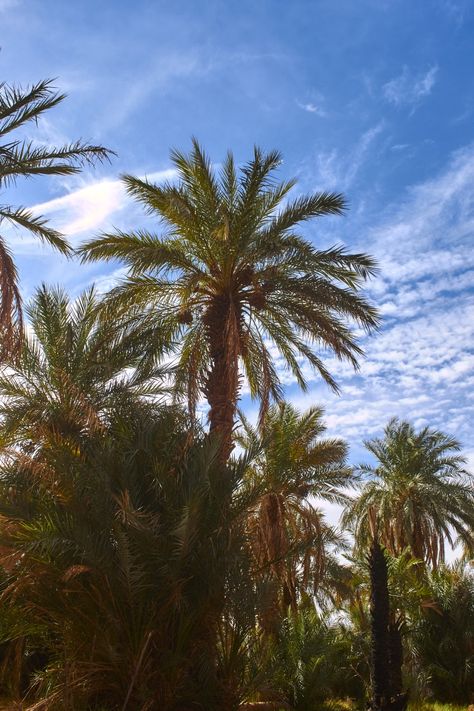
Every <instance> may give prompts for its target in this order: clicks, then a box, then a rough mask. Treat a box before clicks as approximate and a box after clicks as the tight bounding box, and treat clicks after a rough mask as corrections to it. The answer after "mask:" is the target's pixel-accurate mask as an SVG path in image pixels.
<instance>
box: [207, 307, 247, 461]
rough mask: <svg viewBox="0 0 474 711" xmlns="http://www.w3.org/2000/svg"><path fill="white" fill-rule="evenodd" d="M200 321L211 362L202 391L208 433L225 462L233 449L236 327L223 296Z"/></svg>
mask: <svg viewBox="0 0 474 711" xmlns="http://www.w3.org/2000/svg"><path fill="white" fill-rule="evenodd" d="M204 320H205V323H206V327H207V338H208V342H209V350H210V360H211V363H210V368H209V371H208V376H207V383H206V388H205V395H206V398H207V401H208V404H209V415H208V418H209V432H210V434H211V435H213V436H215V437H216V438H218V442H219V445H218V446H219V459H220V460H221V462H222V463H225V462H227V460H228V459H229V457H230V454H231V452H232V449H233V444H232V433H233V429H234V425H235V415H236V410H237V400H238V396H239V364H238V358H239V332H238V325H239V324H238V318H235V313H234V309H232V305H231V302H230V299H229V298H228V297H224V296H223V297H219V298H216V299H215V300H214V302H213V303H212V304H211V305H210V307H209V308H208V311H207V313H206V315H205V319H204Z"/></svg>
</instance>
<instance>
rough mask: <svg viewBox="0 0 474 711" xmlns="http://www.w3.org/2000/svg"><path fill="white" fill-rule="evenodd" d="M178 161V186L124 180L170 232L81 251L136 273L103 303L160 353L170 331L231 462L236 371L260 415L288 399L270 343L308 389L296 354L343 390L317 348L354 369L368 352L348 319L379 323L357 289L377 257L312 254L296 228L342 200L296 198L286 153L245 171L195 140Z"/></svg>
mask: <svg viewBox="0 0 474 711" xmlns="http://www.w3.org/2000/svg"><path fill="white" fill-rule="evenodd" d="M171 159H172V163H173V165H174V166H175V169H176V171H177V178H178V180H177V183H176V184H169V183H166V184H164V185H155V184H152V183H150V182H148V181H146V180H140V179H138V178H135V177H132V176H129V175H126V176H124V183H125V186H126V188H127V191H128V193H129V194H130V195H132V196H133V197H135V198H136V199H137V200H139V201H140V202H141V203H142V204H143V205H144V207H145V209H146V211H147V212H148V213H150V214H151V215H153V216H155V217H156V218H158V219H159V220H160V221H161V224H162V225H163V228H164V231H163V233H162V234H161V235H160V236H157V235H155V234H151V233H149V232H146V231H144V230H141V231H137V232H131V233H127V234H124V233H122V232H115V233H112V234H105V235H103V236H102V237H101V238H99V239H95V240H92V241H90V242H88V243H86V244H84V245H83V246H82V248H81V249H80V250H79V253H80V254H81V255H82V258H83V259H84V260H97V259H107V260H111V259H120V260H123V261H124V262H125V263H126V265H127V266H128V268H129V273H128V276H127V278H126V279H125V281H123V282H122V283H121V284H120V285H119V286H117V287H116V288H115V289H113V290H112V291H111V292H110V294H109V295H108V298H107V300H106V304H108V305H110V307H111V308H113V310H114V312H115V313H117V308H119V307H120V306H121V307H122V310H123V311H124V312H126V313H127V315H128V318H129V319H130V318H131V319H134V318H135V319H136V322H137V325H138V326H139V329H140V332H141V338H142V339H144V338H148V343H149V344H150V345H149V347H150V348H151V349H152V350H153V338H154V336H155V335H156V336H157V337H158V339H159V341H160V345H161V343H162V339H163V338H164V339H165V341H167V342H168V343H169V344H172V345H173V346H174V347H175V349H179V364H178V370H177V387H178V388H179V387H183V386H184V387H185V389H186V392H187V396H188V401H189V405H190V409H191V411H192V412H194V408H195V405H196V402H197V400H198V398H199V395H200V393H201V392H204V394H205V396H206V398H207V401H208V403H209V408H210V409H209V422H210V431H211V433H217V434H218V436H219V438H220V443H221V458H222V460H226V459H227V458H228V456H229V454H230V452H231V450H232V430H233V427H234V422H235V413H236V406H237V401H238V398H239V392H240V383H241V373H240V369H239V368H240V366H242V367H243V371H244V372H245V375H246V377H247V379H248V382H249V386H250V391H251V394H252V396H253V397H258V398H259V399H260V401H261V410H262V413H264V412H265V411H266V409H267V408H268V405H269V402H270V399H271V398H272V397H273V398H274V399H276V400H279V399H280V397H281V389H280V380H279V377H278V374H277V371H276V369H275V365H274V363H273V359H272V357H271V354H270V350H269V343H270V342H272V343H273V344H274V345H275V346H276V348H277V349H278V351H279V352H280V354H281V356H282V358H283V361H284V363H285V364H286V365H287V367H288V368H289V369H290V371H291V372H292V373H293V375H294V376H295V378H296V379H297V381H298V383H299V384H300V386H302V387H305V385H306V381H305V376H304V374H303V370H302V367H301V363H300V359H304V360H306V361H308V362H309V363H310V365H311V366H312V367H313V368H314V369H315V370H316V371H317V372H318V373H320V374H321V375H322V377H323V378H324V379H325V380H326V382H328V383H329V384H330V385H331V387H333V388H335V389H336V388H337V386H336V383H335V380H334V378H333V376H332V375H331V374H330V373H329V372H328V370H327V369H326V367H325V366H324V363H323V361H322V360H321V358H320V356H319V355H317V352H316V349H319V348H327V349H329V350H330V351H332V352H333V353H335V354H336V356H337V357H338V358H341V359H346V360H348V361H349V362H350V363H352V364H353V365H354V366H356V365H357V358H358V356H359V355H360V354H361V352H362V351H361V348H360V346H359V345H358V344H357V342H356V338H355V336H354V333H353V332H352V331H351V329H350V327H349V325H348V323H349V322H350V321H353V322H355V323H356V324H357V325H358V326H361V327H362V328H363V329H365V330H371V329H373V328H374V327H375V326H376V325H377V315H376V311H375V309H374V308H373V307H372V306H371V305H370V304H369V303H368V301H367V300H366V299H365V298H364V297H363V295H361V293H360V290H361V287H362V285H363V283H364V282H365V281H366V279H367V278H368V277H369V276H370V275H371V274H373V272H374V261H373V259H371V258H370V257H369V256H367V255H365V254H348V253H347V252H346V251H345V250H344V249H343V248H339V247H333V248H330V249H328V250H318V249H315V248H314V247H313V246H312V245H311V244H310V243H309V242H308V241H307V240H305V239H303V238H302V237H301V236H299V235H298V234H297V229H298V226H299V225H300V223H302V222H304V221H307V220H309V219H310V218H313V217H317V216H320V215H328V214H340V213H341V212H342V211H343V209H344V206H345V203H344V200H343V198H342V196H341V195H339V194H331V193H317V194H315V195H310V196H300V197H297V198H295V199H293V200H291V199H290V197H289V195H290V192H291V190H292V189H293V187H294V185H295V181H293V180H290V181H288V182H283V183H277V182H276V181H275V179H274V177H273V173H274V171H275V169H276V168H277V167H278V165H279V164H280V162H281V157H280V155H279V153H276V152H271V153H268V154H264V153H262V151H260V150H259V149H258V148H256V149H255V151H254V156H253V158H252V160H251V161H250V162H249V163H248V164H246V165H245V166H244V167H243V168H242V169H241V171H240V174H238V172H237V170H236V167H235V164H234V159H233V157H232V155H231V154H230V153H229V154H228V155H227V158H226V160H225V161H224V163H223V165H222V168H221V170H220V172H219V174H217V173H216V171H215V170H214V169H213V167H212V166H211V163H210V161H209V158H208V157H207V156H206V155H205V153H204V152H203V151H202V149H201V148H200V146H199V145H198V143H197V142H196V141H193V148H192V151H191V153H190V154H189V155H184V154H182V153H180V152H179V151H173V152H172V154H171ZM131 311H132V312H133V313H132V314H131V313H130V312H131ZM158 350H159V351H161V347H160V348H159V349H158Z"/></svg>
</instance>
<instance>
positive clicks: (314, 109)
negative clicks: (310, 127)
mask: <svg viewBox="0 0 474 711" xmlns="http://www.w3.org/2000/svg"><path fill="white" fill-rule="evenodd" d="M297 104H298V106H299V107H300V109H303V111H307V112H308V113H310V114H315V115H316V116H319V117H320V118H326V117H327V116H328V113H327V111H326V110H325V109H323V108H322V107H321V106H318V105H316V104H313V103H312V102H308V103H307V104H302V103H300V102H299V101H298V102H297Z"/></svg>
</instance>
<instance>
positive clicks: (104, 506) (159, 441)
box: [0, 400, 259, 711]
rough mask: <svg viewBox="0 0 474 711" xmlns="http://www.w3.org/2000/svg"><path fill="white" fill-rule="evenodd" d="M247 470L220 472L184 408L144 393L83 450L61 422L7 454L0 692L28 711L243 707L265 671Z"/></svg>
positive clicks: (2, 498)
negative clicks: (257, 657) (42, 438)
mask: <svg viewBox="0 0 474 711" xmlns="http://www.w3.org/2000/svg"><path fill="white" fill-rule="evenodd" d="M247 466H248V462H247V460H246V459H245V458H242V459H241V461H233V462H232V463H231V464H229V466H228V468H227V470H226V471H227V476H225V477H223V476H221V473H222V467H221V464H220V463H219V462H218V460H217V457H216V450H215V447H214V446H212V443H210V442H209V441H208V438H206V439H204V438H203V437H202V436H201V435H200V434H199V433H196V436H195V438H194V441H193V443H192V444H189V438H188V431H187V418H186V417H184V416H183V414H182V413H180V412H179V410H177V409H176V408H172V407H170V406H166V405H157V404H156V403H155V402H140V401H138V400H137V401H131V402H129V401H128V402H124V401H121V400H119V401H115V402H114V404H113V406H111V408H110V412H109V416H108V418H107V422H106V423H105V426H104V428H103V430H102V431H100V432H98V431H96V430H87V431H86V432H85V433H84V436H83V438H82V442H81V448H80V450H78V447H77V445H76V442H75V441H72V440H71V439H70V438H69V437H62V436H58V435H57V434H56V433H54V432H52V433H49V435H48V439H47V446H46V444H45V446H43V447H42V448H37V449H36V450H35V451H33V452H30V453H28V454H27V455H26V456H25V455H24V453H23V452H21V451H18V450H13V451H12V452H11V454H10V456H9V457H2V458H1V459H0V515H1V517H2V526H1V528H0V543H1V544H2V546H3V550H2V556H1V562H2V563H3V564H7V567H8V570H9V579H8V581H7V584H3V581H1V580H0V586H1V587H0V589H1V592H2V609H1V610H0V689H1V688H2V681H4V682H5V684H6V686H10V687H13V689H12V691H13V692H14V693H15V692H16V693H17V696H16V697H15V700H16V701H17V702H18V705H20V699H21V705H22V707H23V708H28V709H31V710H33V709H35V708H39V707H40V706H41V708H61V709H66V710H68V711H72V710H73V709H80V708H94V709H99V708H111V709H112V708H113V709H124V710H126V711H130V710H131V709H138V708H140V709H150V711H151V710H152V709H160V711H177V710H178V709H179V710H180V711H184V709H190V708H194V707H195V706H196V704H197V705H198V706H199V707H200V708H205V709H209V711H217V709H219V710H220V709H229V711H230V710H231V709H232V711H233V710H234V709H236V708H237V707H238V705H239V700H240V699H241V698H243V697H245V696H246V695H248V693H249V692H248V688H247V686H250V687H251V688H253V686H254V684H255V683H258V682H259V679H258V677H259V670H258V665H257V664H255V665H253V666H254V668H253V669H252V668H251V665H250V664H249V663H248V659H247V657H248V654H249V651H250V650H251V647H252V635H253V636H254V637H255V634H254V630H255V614H256V612H255V610H256V605H257V603H258V600H259V589H258V585H256V584H255V583H254V581H253V580H252V578H251V556H250V546H249V545H248V542H247V534H246V531H245V527H244V526H243V525H242V521H243V520H244V518H245V512H246V510H247V508H248V506H249V504H251V503H253V493H252V492H251V491H250V490H249V489H246V491H245V492H243V491H242V478H243V475H244V472H245V470H246V467H247ZM13 563H14V565H13ZM7 588H8V589H7ZM2 643H3V644H2ZM18 649H20V652H21V651H23V654H21V653H20V654H19V653H18ZM31 650H43V656H42V658H41V659H38V660H37V664H36V666H35V667H34V668H33V670H31V669H30V670H28V663H29V658H30V654H29V652H30V651H31ZM2 656H3V658H4V659H5V664H3V665H2ZM18 666H19V667H20V671H22V674H19V673H18V671H16V670H18ZM2 676H3V678H2ZM19 677H23V684H19V682H18V679H19ZM255 679H256V682H255ZM0 693H2V692H1V691H0ZM22 693H23V695H25V694H26V698H25V696H23V698H21V694H22ZM18 694H20V696H18ZM40 701H41V703H40ZM11 707H13V704H11Z"/></svg>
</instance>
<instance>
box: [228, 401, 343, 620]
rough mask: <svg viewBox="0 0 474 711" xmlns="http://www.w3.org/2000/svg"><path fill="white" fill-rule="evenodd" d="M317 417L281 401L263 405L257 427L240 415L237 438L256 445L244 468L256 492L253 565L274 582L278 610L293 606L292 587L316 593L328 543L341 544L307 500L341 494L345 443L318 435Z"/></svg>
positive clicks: (340, 496) (319, 417)
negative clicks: (264, 411)
mask: <svg viewBox="0 0 474 711" xmlns="http://www.w3.org/2000/svg"><path fill="white" fill-rule="evenodd" d="M322 417H323V410H322V409H321V408H317V407H312V408H310V409H309V410H307V411H306V412H304V413H300V412H298V410H297V409H296V408H294V407H293V406H292V405H290V404H288V403H283V404H281V405H278V406H273V407H271V408H270V409H269V411H268V413H267V415H266V417H265V420H264V421H263V426H262V427H261V428H259V429H257V428H253V427H252V426H251V425H250V423H249V422H248V421H247V419H246V418H245V417H244V416H243V415H241V419H242V426H243V431H242V433H241V434H240V436H239V437H238V442H239V444H240V445H242V446H243V447H245V448H253V449H256V450H257V451H258V450H260V454H258V455H257V456H256V457H255V460H254V462H253V464H252V466H251V467H250V469H249V472H248V474H247V477H248V480H249V481H250V482H251V484H252V486H253V487H257V489H259V490H260V491H261V495H260V497H259V499H258V501H257V505H256V506H255V507H254V508H253V510H252V511H251V512H250V516H249V524H248V525H249V529H250V531H251V537H252V541H253V549H254V554H255V558H256V564H257V569H259V570H261V571H263V572H264V573H265V574H266V575H268V574H269V573H270V577H271V578H273V579H275V580H276V581H278V582H279V585H280V588H281V595H278V597H279V598H280V601H279V603H277V604H276V606H277V607H278V608H279V609H280V614H279V615H277V616H278V617H279V616H281V614H284V613H285V612H286V609H287V608H288V606H291V608H292V609H293V610H296V607H297V603H298V593H300V594H301V592H305V591H310V592H311V594H315V593H316V591H317V589H318V587H319V585H320V584H321V581H322V578H323V576H324V574H325V571H326V565H327V562H328V556H329V549H330V548H331V547H334V546H337V545H340V543H341V539H340V537H339V536H338V534H337V532H336V531H335V530H334V529H333V528H331V527H330V526H328V524H327V523H326V521H325V519H324V515H323V514H322V512H321V510H320V509H319V508H318V507H317V506H315V504H314V499H325V500H326V501H331V502H337V503H341V502H343V501H345V500H346V499H345V496H344V494H343V492H342V491H341V489H343V488H344V487H345V486H347V484H348V482H349V481H350V479H351V469H350V468H349V467H348V466H347V465H346V454H347V445H346V443H345V442H343V441H342V440H340V439H324V438H323V435H324V432H325V429H326V427H325V426H324V424H323V422H322ZM311 499H313V501H312V500H311ZM273 606H275V601H273Z"/></svg>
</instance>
